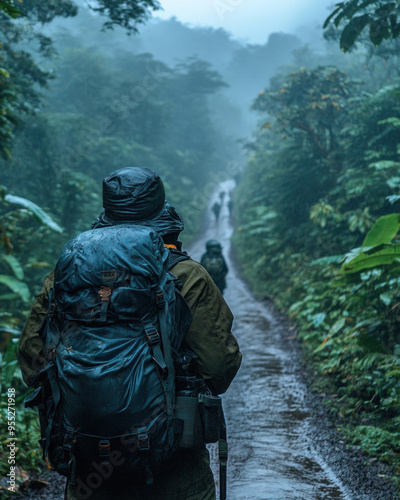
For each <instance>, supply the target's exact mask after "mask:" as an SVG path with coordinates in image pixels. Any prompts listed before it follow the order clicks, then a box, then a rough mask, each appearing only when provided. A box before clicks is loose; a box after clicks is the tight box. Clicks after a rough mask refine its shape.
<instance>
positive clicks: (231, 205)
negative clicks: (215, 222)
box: [227, 198, 233, 216]
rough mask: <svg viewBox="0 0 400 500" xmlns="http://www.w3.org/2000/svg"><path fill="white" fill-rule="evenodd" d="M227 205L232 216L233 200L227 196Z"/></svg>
mask: <svg viewBox="0 0 400 500" xmlns="http://www.w3.org/2000/svg"><path fill="white" fill-rule="evenodd" d="M227 205H228V210H229V215H230V216H232V212H233V201H232V198H229V200H228V203H227Z"/></svg>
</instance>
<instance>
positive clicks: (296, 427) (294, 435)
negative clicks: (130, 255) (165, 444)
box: [190, 181, 353, 500]
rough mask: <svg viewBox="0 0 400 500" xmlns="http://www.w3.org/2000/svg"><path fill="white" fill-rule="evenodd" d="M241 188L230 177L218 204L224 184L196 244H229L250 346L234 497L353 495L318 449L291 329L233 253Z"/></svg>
mask: <svg viewBox="0 0 400 500" xmlns="http://www.w3.org/2000/svg"><path fill="white" fill-rule="evenodd" d="M233 187H234V184H233V182H230V181H228V182H226V183H223V184H221V186H220V188H219V189H218V190H217V192H216V193H215V196H214V198H213V199H212V200H211V203H210V206H212V203H213V202H215V200H216V199H218V200H219V196H218V194H219V192H220V191H225V192H226V195H225V197H224V200H223V206H222V208H221V213H220V216H219V220H218V221H216V220H215V217H214V216H213V213H212V212H211V210H210V208H209V209H208V211H207V221H206V222H207V227H206V230H205V232H204V233H203V234H202V236H201V237H200V238H199V239H198V240H197V241H196V242H195V243H194V244H193V245H191V247H190V253H191V255H192V257H193V258H194V259H196V260H199V259H200V256H201V254H202V253H203V252H204V250H205V242H206V241H207V240H208V239H210V238H215V239H217V240H219V241H220V242H221V244H222V245H223V253H224V256H225V258H226V260H227V263H228V266H229V268H230V271H229V274H228V276H227V289H226V292H225V298H226V301H227V302H228V304H229V306H230V307H231V309H232V311H233V313H234V315H235V322H234V333H235V335H236V337H237V338H238V340H239V343H240V347H241V351H242V353H243V364H242V366H241V368H240V370H239V373H238V375H237V376H236V378H235V380H234V381H233V383H232V385H231V387H230V388H229V390H228V392H227V393H226V394H225V395H224V396H223V401H224V408H225V416H226V419H227V425H228V435H229V451H230V458H229V470H228V499H229V500H239V499H240V500H245V499H249V500H250V499H251V500H267V499H268V500H330V499H352V498H353V497H352V496H350V495H349V493H347V492H346V489H345V487H344V486H343V485H341V483H340V481H339V479H338V478H337V477H336V476H335V474H334V473H333V472H332V471H331V470H330V469H329V468H328V467H327V466H326V465H325V464H324V462H323V460H322V458H321V457H319V456H318V454H317V452H316V451H315V450H314V448H313V445H312V442H311V439H310V437H309V435H310V432H309V429H308V427H309V426H310V425H312V424H311V421H310V418H309V417H310V416H309V412H308V409H307V405H306V402H305V396H306V392H307V390H308V389H307V387H306V386H305V384H304V383H303V382H301V381H300V380H299V376H298V370H299V367H298V364H297V361H296V359H293V354H292V353H291V350H290V349H289V348H288V347H286V348H285V345H287V344H288V343H290V342H293V340H291V339H290V335H291V334H290V332H288V331H285V329H284V326H283V325H282V324H281V321H280V319H279V317H278V315H277V314H276V313H274V312H273V311H272V309H270V308H269V307H268V306H267V305H265V304H264V303H262V302H259V301H257V300H256V299H255V298H254V297H253V296H252V294H251V293H250V291H249V290H248V289H247V287H246V284H245V283H244V282H243V281H242V279H241V278H240V277H239V276H238V273H237V271H236V269H235V265H234V263H233V262H232V260H231V256H230V238H231V235H232V231H233V229H232V224H231V220H230V216H229V210H228V205H227V202H228V199H229V193H230V191H231V190H232V189H233ZM296 364H297V366H296ZM211 453H212V457H213V462H214V469H215V471H217V466H216V462H217V458H216V455H217V453H216V448H213V447H211ZM217 482H218V478H217Z"/></svg>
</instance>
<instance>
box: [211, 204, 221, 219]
mask: <svg viewBox="0 0 400 500" xmlns="http://www.w3.org/2000/svg"><path fill="white" fill-rule="evenodd" d="M212 211H213V212H214V215H215V220H216V221H217V220H218V218H219V213H220V211H221V205H220V203H218V201H216V202H215V203H214V205H213V206H212Z"/></svg>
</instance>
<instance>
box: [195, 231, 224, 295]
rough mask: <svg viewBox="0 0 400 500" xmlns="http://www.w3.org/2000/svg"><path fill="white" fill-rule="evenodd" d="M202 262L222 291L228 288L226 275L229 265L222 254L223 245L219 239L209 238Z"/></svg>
mask: <svg viewBox="0 0 400 500" xmlns="http://www.w3.org/2000/svg"><path fill="white" fill-rule="evenodd" d="M200 263H201V265H202V266H203V267H205V268H206V269H207V271H208V273H209V275H210V276H211V278H212V279H213V280H214V283H215V284H216V285H217V287H218V288H219V290H220V291H221V293H223V292H224V290H225V288H226V279H225V277H226V275H227V274H228V271H229V269H228V266H227V264H226V261H225V259H224V256H223V255H222V245H221V243H220V242H219V241H217V240H208V241H207V243H206V252H205V253H204V254H203V255H202V257H201V260H200Z"/></svg>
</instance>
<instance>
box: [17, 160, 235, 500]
mask: <svg viewBox="0 0 400 500" xmlns="http://www.w3.org/2000/svg"><path fill="white" fill-rule="evenodd" d="M103 206H104V209H105V210H104V212H103V213H102V214H101V215H100V217H99V218H98V219H97V220H96V221H95V223H94V224H93V226H92V229H91V230H89V231H86V232H84V233H81V234H80V235H78V236H76V237H75V238H74V239H72V240H71V241H69V242H68V243H67V244H66V245H65V247H64V249H63V251H62V252H61V256H60V258H59V260H58V262H57V266H56V268H55V270H54V271H52V272H51V273H50V274H49V275H48V276H47V277H46V279H45V281H44V285H43V289H42V291H41V293H40V294H39V295H38V296H37V297H36V299H35V301H34V304H33V307H32V310H31V313H30V316H29V318H28V321H27V323H26V325H25V328H24V330H23V332H22V335H21V339H20V344H19V364H20V367H21V371H22V375H23V378H24V380H25V382H26V383H27V385H29V386H33V387H35V391H34V392H33V393H32V394H31V395H30V397H29V400H28V401H27V402H26V405H27V406H31V407H38V409H39V416H40V423H41V434H42V437H41V440H40V444H41V446H42V449H43V455H44V459H45V460H46V462H47V464H48V466H49V468H52V469H55V470H56V471H58V472H59V473H61V474H63V475H65V476H66V477H67V478H68V481H67V488H66V498H67V499H86V498H91V499H94V500H98V499H114V498H118V499H122V500H124V499H146V500H152V499H158V500H161V499H165V500H189V499H190V500H211V499H214V498H215V485H214V479H213V474H212V472H211V469H210V464H209V454H208V451H207V449H206V447H205V444H206V443H207V442H216V441H218V440H219V443H220V446H219V448H220V455H221V457H220V458H222V461H221V464H222V468H221V470H222V472H223V474H225V473H226V472H225V467H224V466H225V465H226V455H227V450H226V431H225V426H224V420H223V414H222V408H221V400H220V398H219V396H218V395H219V394H222V393H224V392H225V391H226V390H227V389H228V387H229V385H230V383H231V381H232V379H233V378H234V376H235V374H236V372H237V370H238V368H239V366H240V362H241V354H240V352H239V347H238V344H237V341H236V339H235V337H234V336H233V335H232V333H231V326H232V321H233V317H232V313H231V312H230V310H229V308H228V306H227V304H226V302H225V301H224V299H223V298H222V296H221V293H220V292H219V290H218V288H217V287H216V286H215V284H214V283H213V281H212V279H211V277H210V276H209V274H208V273H207V272H206V271H205V270H204V269H203V267H202V266H201V265H200V264H198V263H197V262H195V261H193V260H192V259H190V257H189V256H188V255H187V254H186V253H185V252H182V250H181V243H180V242H179V240H178V238H179V233H180V232H181V231H182V230H183V227H184V226H183V220H182V218H181V217H180V215H179V214H178V213H177V211H176V210H175V209H174V208H173V207H172V206H171V205H169V203H167V202H166V201H165V191H164V186H163V183H162V181H161V179H160V178H159V176H158V175H157V174H155V173H154V172H153V171H151V170H149V169H144V168H143V169H142V168H126V169H121V170H117V171H115V172H113V173H111V174H110V175H109V176H108V177H106V178H105V179H104V181H103ZM222 479H223V477H222ZM221 491H222V497H225V496H226V490H225V488H224V481H223V480H222V482H221Z"/></svg>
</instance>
